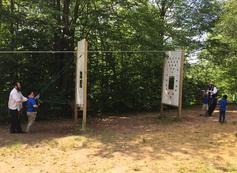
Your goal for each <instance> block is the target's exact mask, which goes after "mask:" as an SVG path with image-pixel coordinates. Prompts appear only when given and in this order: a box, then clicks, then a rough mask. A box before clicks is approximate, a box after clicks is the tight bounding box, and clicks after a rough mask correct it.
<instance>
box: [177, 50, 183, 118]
mask: <svg viewBox="0 0 237 173" xmlns="http://www.w3.org/2000/svg"><path fill="white" fill-rule="evenodd" d="M183 75H184V50H182V56H181V65H180V83H179V108H178V118H180V117H181V115H182V99H183Z"/></svg>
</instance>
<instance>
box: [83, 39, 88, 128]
mask: <svg viewBox="0 0 237 173" xmlns="http://www.w3.org/2000/svg"><path fill="white" fill-rule="evenodd" d="M84 42H85V43H84V44H85V49H84V54H85V55H84V56H85V60H84V75H83V118H82V130H85V129H86V118H87V58H88V43H87V41H86V40H84Z"/></svg>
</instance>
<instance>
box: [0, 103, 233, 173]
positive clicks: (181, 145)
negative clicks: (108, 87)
mask: <svg viewBox="0 0 237 173" xmlns="http://www.w3.org/2000/svg"><path fill="white" fill-rule="evenodd" d="M174 114H175V112H172V111H171V112H168V113H167V116H166V118H158V113H143V114H142V113H140V114H134V115H130V116H127V115H120V116H108V117H106V118H103V119H102V120H95V119H91V120H89V123H88V128H87V130H86V131H85V132H82V131H80V126H79V125H77V124H75V123H73V121H69V120H65V121H51V122H44V121H41V122H36V123H35V125H34V126H33V128H32V133H30V134H9V132H8V127H7V126H1V127H0V172H1V173H15V172H16V173H18V172H19V173H28V172H30V173H34V172H50V173H61V172H62V173H87V172H88V173H127V172H129V173H133V172H142V173H163V172H164V173H176V172H180V173H189V172H194V173H204V172H205V173H212V172H213V173H219V172H228V173H229V172H233V173H234V172H237V152H236V149H237V109H236V108H231V109H230V110H229V111H228V112H227V123H225V124H219V122H218V112H215V113H214V115H213V116H212V117H203V116H199V114H200V111H199V109H197V108H192V109H187V110H184V111H183V115H182V118H181V120H178V119H176V118H174V117H173V116H172V115H174ZM23 127H25V125H23Z"/></svg>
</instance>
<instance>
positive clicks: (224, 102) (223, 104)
mask: <svg viewBox="0 0 237 173" xmlns="http://www.w3.org/2000/svg"><path fill="white" fill-rule="evenodd" d="M219 104H220V116H219V122H220V123H224V122H225V112H226V106H227V95H224V96H223V97H222V99H221V100H220V102H219Z"/></svg>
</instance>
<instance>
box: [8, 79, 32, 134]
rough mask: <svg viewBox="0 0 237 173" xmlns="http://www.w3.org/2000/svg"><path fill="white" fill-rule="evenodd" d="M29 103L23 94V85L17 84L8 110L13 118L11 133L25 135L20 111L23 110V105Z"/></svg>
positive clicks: (12, 92) (10, 96) (10, 98)
mask: <svg viewBox="0 0 237 173" xmlns="http://www.w3.org/2000/svg"><path fill="white" fill-rule="evenodd" d="M25 101H27V98H26V97H24V96H23V95H22V93H21V84H20V82H16V83H15V84H14V88H13V89H12V91H11V92H10V95H9V101H8V109H9V113H10V117H11V126H10V133H23V131H22V129H21V123H20V111H21V109H22V103H23V102H25Z"/></svg>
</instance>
